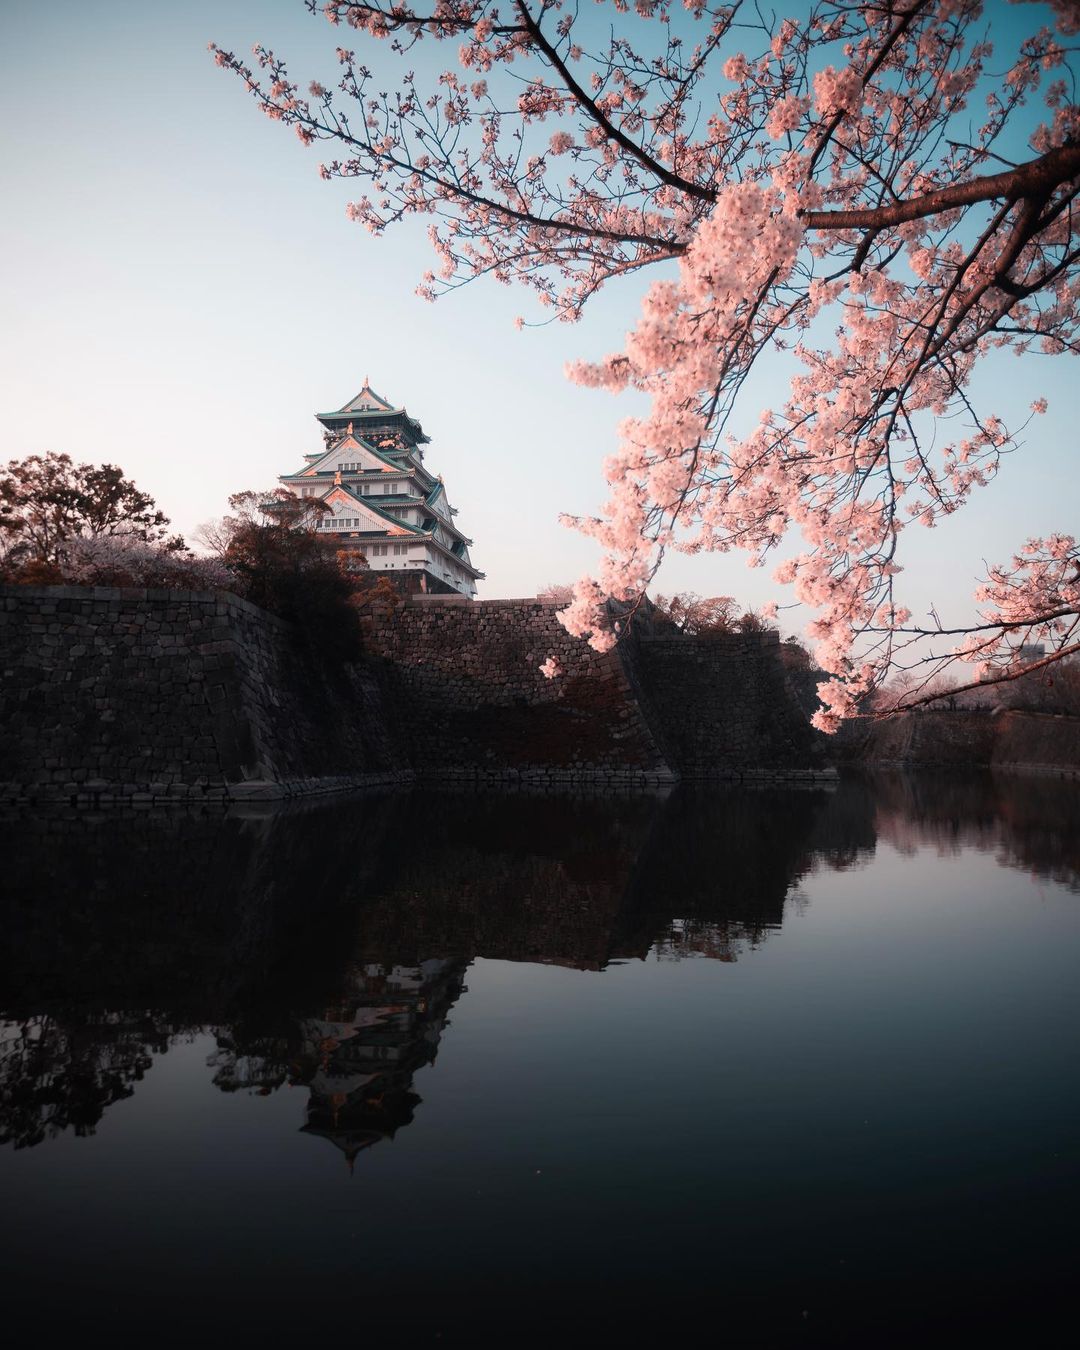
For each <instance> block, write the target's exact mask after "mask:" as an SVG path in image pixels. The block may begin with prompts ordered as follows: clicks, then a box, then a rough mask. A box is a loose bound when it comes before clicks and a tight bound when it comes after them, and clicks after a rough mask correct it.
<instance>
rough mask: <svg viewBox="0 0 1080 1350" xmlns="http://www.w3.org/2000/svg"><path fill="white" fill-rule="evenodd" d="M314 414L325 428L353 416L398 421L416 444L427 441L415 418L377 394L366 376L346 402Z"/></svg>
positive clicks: (380, 420) (372, 419) (336, 424)
mask: <svg viewBox="0 0 1080 1350" xmlns="http://www.w3.org/2000/svg"><path fill="white" fill-rule="evenodd" d="M315 416H316V418H317V419H318V421H320V422H321V423H322V424H323V426H324V427H327V428H334V427H337V426H340V425H341V423H342V422H344V421H345V420H346V419H347V418H353V417H358V418H364V419H367V420H371V421H375V422H384V423H385V422H388V421H389V422H399V423H401V424H404V425H405V426H407V427H408V428H409V430H410V432H411V434H412V435H413V437H414V438H415V440H416V442H417V444H422V445H426V444H427V442H428V437H427V436H425V435H424V430H423V428H422V427H421V425H420V423H419V422H418V421H417V420H416V418H415V417H410V416H409V414H408V413H407V412H406V411H405V409H404V408H395V407H394V405H393V404H392V403H390V402H389V401H388V400H387V399H385V398H383V397H382V395H381V394H377V393H376V392H375V391H374V389H372V387H371V386H370V385H369V384H368V382H367V379H366V378H365V379H364V387H363V389H361V390H360V392H359V393H358V394H357V395H355V397H353V398H351V399H350V400H349V401H348V403H345V404H343V405H342V407H340V408H335V409H334V410H333V412H320V413H316V414H315Z"/></svg>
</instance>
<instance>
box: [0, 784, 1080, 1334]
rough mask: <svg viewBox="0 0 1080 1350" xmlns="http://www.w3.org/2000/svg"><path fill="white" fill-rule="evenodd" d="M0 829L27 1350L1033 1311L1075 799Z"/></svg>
mask: <svg viewBox="0 0 1080 1350" xmlns="http://www.w3.org/2000/svg"><path fill="white" fill-rule="evenodd" d="M0 832H2V834H3V841H2V842H3V848H4V853H3V856H4V858H5V868H4V887H3V900H2V902H0V918H2V922H3V933H4V936H5V951H4V955H3V957H2V958H0V1014H2V1016H3V1019H4V1023H3V1033H2V1039H0V1050H2V1059H0V1140H2V1141H3V1142H2V1146H0V1195H2V1198H3V1205H4V1215H5V1222H4V1224H3V1229H2V1231H3V1236H2V1238H0V1243H2V1248H3V1250H2V1252H0V1284H2V1296H3V1299H4V1306H5V1309H6V1311H7V1312H8V1314H9V1316H14V1314H15V1313H16V1312H23V1313H27V1314H31V1315H33V1316H34V1317H35V1325H36V1326H37V1327H38V1332H36V1333H35V1337H36V1338H38V1339H39V1338H40V1335H41V1332H42V1331H44V1330H47V1331H49V1332H55V1333H56V1334H57V1335H60V1334H63V1335H65V1336H66V1335H69V1334H71V1333H72V1332H74V1333H76V1334H85V1333H88V1332H89V1331H90V1330H109V1331H112V1332H114V1333H115V1332H117V1331H118V1330H124V1331H127V1332H130V1333H132V1334H139V1335H152V1337H153V1338H154V1339H156V1340H160V1339H163V1338H165V1339H167V1338H168V1337H169V1336H170V1335H171V1334H173V1333H175V1334H177V1335H178V1336H184V1337H187V1338H190V1336H191V1335H192V1334H199V1335H207V1334H212V1333H213V1332H222V1331H229V1332H232V1333H234V1334H235V1333H237V1332H240V1333H246V1334H247V1335H249V1336H253V1337H254V1336H259V1335H266V1334H267V1333H274V1332H277V1333H279V1334H283V1333H289V1334H290V1335H291V1334H300V1335H303V1336H304V1337H305V1338H312V1337H313V1338H315V1339H316V1340H318V1341H321V1340H322V1339H323V1338H325V1337H332V1338H334V1339H335V1340H336V1339H337V1338H338V1337H341V1336H348V1337H349V1338H350V1340H351V1341H356V1340H363V1337H364V1335H365V1334H368V1333H370V1335H372V1336H379V1337H383V1336H385V1335H387V1334H394V1335H395V1336H397V1337H398V1338H402V1339H403V1338H408V1339H412V1340H419V1341H421V1342H425V1343H426V1342H430V1341H435V1340H441V1341H454V1342H470V1343H480V1342H484V1343H486V1342H488V1341H498V1342H499V1343H500V1344H507V1345H515V1344H524V1343H531V1342H533V1341H534V1340H535V1341H546V1342H548V1343H550V1342H551V1341H557V1342H558V1343H560V1344H578V1343H581V1344H596V1343H607V1342H608V1341H609V1340H611V1341H629V1342H630V1343H635V1342H636V1341H637V1340H638V1339H645V1338H648V1339H651V1340H652V1341H654V1342H656V1341H661V1342H662V1343H665V1344H666V1343H669V1342H677V1341H679V1340H680V1339H682V1338H683V1337H689V1336H690V1335H691V1334H694V1335H701V1334H703V1333H702V1331H700V1330H694V1329H695V1328H704V1334H706V1335H708V1336H709V1338H710V1339H711V1340H714V1341H726V1342H727V1343H729V1344H762V1345H786V1344H814V1345H833V1344H841V1343H844V1344H847V1343H851V1344H862V1345H879V1344H883V1343H886V1342H890V1341H895V1342H897V1343H907V1342H909V1340H910V1337H911V1336H913V1335H915V1334H918V1335H919V1336H920V1337H921V1338H922V1339H923V1340H924V1341H925V1340H926V1339H927V1337H928V1336H929V1338H930V1339H931V1341H933V1339H935V1338H936V1337H944V1336H945V1335H946V1334H947V1335H948V1336H949V1337H951V1338H956V1337H957V1336H960V1337H963V1336H964V1335H965V1334H966V1335H971V1336H973V1335H975V1334H978V1335H984V1334H987V1333H988V1332H989V1330H990V1329H994V1330H997V1331H1001V1330H1003V1329H1005V1328H1009V1329H1011V1330H1012V1332H1013V1334H1015V1335H1017V1336H1022V1337H1023V1341H1022V1342H1021V1343H1023V1344H1026V1345H1038V1344H1050V1343H1051V1342H1053V1343H1054V1344H1057V1343H1058V1339H1057V1338H1056V1337H1055V1336H1053V1335H1052V1333H1053V1329H1054V1328H1055V1326H1056V1324H1057V1323H1059V1322H1060V1319H1061V1318H1062V1317H1063V1316H1066V1317H1068V1319H1069V1321H1070V1322H1071V1320H1072V1317H1073V1314H1072V1296H1071V1286H1072V1282H1073V1280H1074V1278H1075V1268H1076V1258H1077V1245H1078V1244H1077V1238H1076V1233H1075V1227H1076V1221H1075V1215H1076V1211H1077V1201H1078V1199H1080V1166H1078V1163H1080V1146H1078V1139H1080V1131H1078V1125H1080V1087H1078V1084H1077V1074H1076V1068H1077V1063H1078V1058H1077V1050H1078V1048H1080V1047H1078V1043H1080V1017H1078V1013H1080V986H1078V981H1077V968H1078V956H1080V788H1077V786H1076V785H1068V784H1059V783H1054V782H1048V781H1045V780H1031V781H1029V780H1023V779H1015V780H1008V779H990V778H970V779H969V778H964V779H960V778H923V779H904V778H883V779H879V780H874V781H852V782H848V783H845V784H844V785H843V786H842V787H841V788H840V790H839V791H836V792H833V793H824V792H792V793H780V792H770V793H758V792H751V793H746V792H743V793H740V792H728V793H712V794H707V795H693V794H677V795H675V796H674V797H672V798H669V799H668V800H667V801H663V802H661V801H657V800H652V799H647V800H640V799H635V800H625V801H621V802H614V803H611V802H607V803H605V802H597V801H588V800H577V801H562V800H557V799H538V798H529V797H524V796H507V797H468V796H461V797H437V796H424V795H417V796H412V797H390V798H360V799H353V800H349V801H339V802H336V803H331V804H321V805H318V806H313V807H310V808H307V809H301V810H291V811H287V812H278V813H276V814H267V815H258V814H252V815H249V816H246V817H244V816H240V817H228V818H224V819H223V818H220V817H212V818H210V817H196V816H192V815H187V814H176V813H174V814H165V813H162V814H148V815H144V816H139V817H131V818H126V819H125V818H119V817H114V816H99V817H88V816H86V815H82V816H77V815H74V814H72V815H71V816H69V817H66V818H65V817H64V816H62V815H51V816H50V815H47V814H43V815H39V816H38V817H37V818H33V819H31V818H27V817H15V818H11V819H8V820H5V821H3V822H2V823H0Z"/></svg>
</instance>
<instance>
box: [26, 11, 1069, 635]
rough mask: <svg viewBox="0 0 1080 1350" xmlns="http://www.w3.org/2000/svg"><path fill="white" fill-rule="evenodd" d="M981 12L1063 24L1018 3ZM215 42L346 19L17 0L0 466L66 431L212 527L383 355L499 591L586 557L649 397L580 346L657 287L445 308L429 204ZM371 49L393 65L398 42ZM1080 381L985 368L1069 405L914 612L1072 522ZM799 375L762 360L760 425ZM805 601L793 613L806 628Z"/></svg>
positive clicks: (290, 45)
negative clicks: (568, 520)
mask: <svg viewBox="0 0 1080 1350" xmlns="http://www.w3.org/2000/svg"><path fill="white" fill-rule="evenodd" d="M788 7H789V8H790V6H788ZM776 8H777V10H778V11H779V12H781V13H782V12H784V11H785V4H784V3H782V2H781V3H779V4H778V5H777V6H776ZM792 12H794V10H792ZM987 14H988V17H989V19H990V21H991V23H992V24H996V25H998V26H999V27H1000V26H1001V25H1003V24H1008V25H1016V24H1017V23H1021V24H1022V26H1023V27H1024V29H1025V30H1026V29H1028V28H1029V27H1030V28H1033V27H1037V26H1038V24H1039V23H1041V22H1044V21H1046V16H1045V14H1044V13H1043V12H1041V7H1038V6H1024V7H1023V11H1022V12H1020V13H1018V12H1017V11H1016V10H1015V9H1014V8H1013V7H1011V6H1007V5H1005V4H1004V2H1003V0H990V3H989V4H988V5H987ZM616 17H617V16H616ZM210 40H214V41H216V42H218V43H219V44H221V45H222V46H223V47H226V48H231V49H234V50H237V51H238V52H248V51H250V49H251V46H252V44H253V43H254V42H256V41H259V42H262V43H264V44H265V45H267V46H270V47H273V48H275V49H276V50H278V51H279V52H280V53H281V54H283V55H285V56H287V57H288V59H289V63H290V68H291V72H292V75H293V77H294V78H296V79H298V81H299V83H300V84H301V86H302V87H306V85H307V83H308V81H309V80H311V79H314V78H319V79H322V80H323V82H324V83H327V84H330V83H332V82H333V80H334V71H335V68H336V63H335V61H334V55H333V51H334V47H335V45H337V42H338V41H340V38H339V37H338V36H337V35H336V34H335V32H334V31H333V30H332V29H331V28H330V26H329V25H328V24H327V23H326V22H325V20H323V19H321V18H313V17H311V16H310V15H309V14H308V12H307V11H306V9H305V7H304V5H303V3H302V0H176V2H175V3H160V4H159V3H148V0H78V3H76V2H75V0H55V2H54V3H51V4H25V3H15V0H0V103H2V115H3V126H4V137H3V151H2V155H3V177H2V182H3V186H4V192H3V203H4V204H3V211H2V213H0V233H2V236H3V246H2V253H0V258H2V261H0V276H2V295H3V300H4V305H3V311H4V323H3V327H2V330H0V381H2V399H0V460H3V461H7V460H8V459H11V458H16V457H21V456H23V455H26V454H30V453H32V452H41V451H44V450H65V451H67V452H68V453H69V454H70V455H72V456H73V457H74V458H76V459H78V460H90V461H103V460H107V461H111V462H114V463H117V464H120V465H121V466H122V467H123V469H124V470H125V471H126V472H127V473H128V474H129V475H131V476H132V477H133V478H134V479H135V480H136V482H137V483H138V484H139V485H140V486H141V487H143V488H145V489H146V490H147V491H149V492H150V493H152V494H153V496H154V497H155V498H156V499H157V502H158V504H159V505H160V506H161V508H162V509H163V510H165V511H166V513H167V514H168V515H169V516H170V517H171V518H172V520H173V522H174V524H175V525H176V526H177V528H179V529H180V530H181V531H183V532H185V533H190V532H191V531H192V530H193V529H194V528H195V527H196V526H197V525H198V524H199V523H200V522H201V521H204V520H207V519H210V518H213V517H216V516H220V515H221V514H222V513H223V512H224V511H225V509H226V498H227V497H228V495H229V494H230V493H232V492H237V491H240V490H242V489H245V488H264V487H270V486H272V485H273V484H274V482H275V480H276V477H277V475H278V474H280V473H284V472H288V471H291V470H294V469H296V468H298V467H300V465H301V463H302V460H301V456H302V454H303V453H304V452H305V451H311V450H315V449H317V448H319V446H320V445H321V438H320V428H319V427H318V425H317V424H316V422H315V421H314V419H313V417H312V414H313V413H314V412H315V411H316V410H320V411H321V410H324V409H328V408H336V407H339V406H340V405H341V404H343V403H344V402H345V401H346V400H347V399H349V398H351V397H352V396H353V395H354V394H355V393H356V392H357V391H358V390H359V389H360V387H361V385H362V384H363V381H364V377H365V376H370V379H371V384H372V386H373V387H374V389H376V390H377V391H378V392H379V393H380V394H382V395H383V396H385V397H387V398H389V399H390V400H391V401H393V402H394V403H397V404H400V403H404V404H405V405H406V406H407V407H408V409H409V412H410V413H412V414H413V415H414V416H416V417H418V418H419V419H420V421H421V422H422V423H423V425H424V429H425V431H426V432H427V433H428V435H430V436H431V438H432V444H431V446H430V447H429V449H428V457H427V463H428V465H429V467H430V468H431V469H432V470H433V471H434V472H441V473H442V474H444V476H445V479H446V483H447V488H448V492H449V496H450V500H451V501H452V502H453V504H454V505H455V506H456V507H458V509H459V512H460V514H459V517H458V523H459V524H460V525H461V527H462V528H463V529H464V530H465V531H466V532H467V533H468V534H469V535H471V536H472V538H473V539H474V540H475V547H474V549H473V558H474V561H475V562H476V564H477V566H479V567H481V568H482V569H483V570H484V571H486V573H487V578H488V579H487V581H486V582H485V583H482V585H481V590H480V594H481V596H482V597H483V596H487V597H496V596H520V595H530V594H533V593H535V591H536V589H537V588H538V587H539V586H542V585H544V584H545V583H548V582H553V581H569V580H573V579H574V578H575V577H577V576H578V575H580V574H581V573H582V572H584V571H587V570H589V569H590V567H591V566H592V564H593V562H594V560H595V556H596V555H595V550H594V546H593V544H592V543H591V542H590V541H588V540H586V539H582V538H580V537H579V536H577V535H575V534H573V533H572V532H571V531H569V530H567V529H565V528H563V527H562V526H561V525H560V524H559V522H558V515H559V512H560V511H570V512H575V513H582V514H588V513H591V512H594V511H596V510H597V509H598V508H599V506H600V504H601V503H602V501H603V500H604V496H605V492H604V482H603V478H602V475H601V471H600V465H601V461H602V460H603V458H604V457H605V456H606V455H607V454H609V453H611V452H612V451H613V450H614V448H615V446H616V442H617V433H616V427H617V424H618V421H619V420H620V417H621V416H623V415H625V413H626V412H629V411H631V410H632V407H633V404H632V403H629V402H625V403H622V404H620V402H619V401H618V400H616V399H614V398H612V397H611V396H610V395H608V394H604V393H598V392H593V391H589V390H584V389H579V388H575V387H574V386H573V385H571V384H570V383H569V382H568V381H567V380H566V378H565V377H564V374H563V365H564V362H565V361H566V360H568V359H571V358H575V357H579V356H586V357H595V356H599V355H602V354H604V353H605V352H608V351H612V350H616V349H617V348H619V347H620V346H621V345H622V339H623V334H624V332H625V331H626V329H627V328H628V327H629V326H630V325H631V324H632V323H633V321H634V318H635V315H636V312H637V306H638V301H639V299H640V295H641V292H642V290H643V289H644V286H645V284H646V282H645V280H639V281H630V282H628V283H627V284H625V285H623V286H621V287H611V288H609V289H608V291H607V292H605V293H603V294H601V296H600V297H599V298H598V299H596V300H594V301H593V302H591V304H590V306H589V307H588V311H587V314H586V317H585V319H584V320H583V322H582V323H581V324H579V325H577V326H574V327H570V326H566V325H559V324H553V325H550V326H548V327H543V328H533V329H528V328H527V329H526V330H525V331H523V332H520V333H519V332H517V331H516V330H515V328H514V326H513V320H514V317H515V316H516V315H517V314H524V315H525V316H526V317H527V318H537V317H539V315H538V312H537V310H536V307H535V306H534V305H533V304H532V302H531V301H530V299H529V297H528V296H527V295H525V294H524V293H522V292H520V291H517V290H508V289H506V288H504V287H501V286H498V285H497V284H495V283H494V282H487V281H478V282H476V283H474V284H472V285H470V286H468V287H466V288H465V289H464V290H461V291H459V292H457V293H456V294H455V295H453V296H449V297H446V298H444V299H442V300H440V301H439V302H438V303H437V304H435V305H431V304H428V303H426V302H425V301H423V300H421V299H420V298H419V297H417V296H416V295H415V294H414V288H415V286H416V285H417V283H418V281H419V278H420V274H421V273H422V272H423V271H424V270H426V269H427V268H428V267H429V266H431V265H432V255H431V254H430V252H429V250H428V248H427V245H426V241H425V239H424V227H423V225H422V224H414V225H409V226H404V227H398V228H397V229H393V230H391V231H389V232H388V233H387V235H386V236H384V237H383V238H382V239H375V238H373V237H372V236H371V235H369V234H368V233H367V232H366V231H364V230H363V229H362V228H361V227H360V226H358V225H354V224H351V223H350V222H349V221H347V219H346V216H345V204H346V202H347V201H349V200H351V199H353V198H356V197H359V196H361V195H362V194H363V188H362V186H361V185H360V184H357V183H353V184H348V183H324V182H323V181H321V179H320V178H319V176H318V172H317V168H318V164H319V162H320V155H319V148H318V146H315V147H313V148H311V149H305V147H303V146H302V145H301V144H300V142H299V141H298V140H297V138H296V137H295V135H293V134H292V132H291V131H289V130H286V129H284V128H283V127H281V126H279V125H275V124H273V123H271V122H270V121H268V120H267V119H266V118H265V117H263V116H262V115H261V114H260V113H259V112H258V111H257V109H256V108H255V105H254V103H253V102H252V101H251V100H250V98H249V97H248V96H247V95H246V94H245V92H244V90H243V88H242V86H241V85H240V84H239V82H238V81H237V80H236V79H235V78H234V77H233V76H231V75H230V74H228V73H227V72H224V71H221V70H219V69H217V68H216V67H215V65H214V63H213V61H212V59H211V56H210V54H209V53H208V52H207V50H206V47H207V43H208V42H209V41H210ZM364 41H365V40H364V39H363V38H362V37H361V36H360V35H353V40H352V41H350V43H349V45H350V46H355V47H357V48H358V49H359V50H364V48H363V45H362V44H363V43H364ZM367 45H368V46H371V47H374V44H370V43H368V44H367ZM446 54H447V53H445V52H444V53H443V55H444V56H445V55H446ZM365 59H366V60H367V62H368V64H369V65H372V66H373V67H376V68H377V63H378V59H379V51H378V49H377V48H375V49H374V50H373V51H372V52H370V53H366V52H365ZM425 59H426V58H425ZM1077 377H1078V372H1077V371H1076V369H1075V365H1074V363H1073V362H1072V361H1071V360H1070V358H1068V357H1058V358H1040V357H1030V356H1029V357H1025V358H1023V359H1022V360H1018V359H1016V358H1015V357H1011V356H1001V357H1000V358H997V359H995V360H994V361H993V362H992V363H991V364H988V365H987V366H986V368H985V369H984V371H983V372H982V374H981V375H980V377H979V379H978V382H977V385H976V393H977V395H979V396H980V397H981V402H982V407H983V409H984V410H985V411H996V412H998V413H999V414H1000V415H1001V416H1003V417H1004V419H1005V421H1006V422H1007V423H1008V424H1010V425H1013V424H1018V423H1020V422H1022V421H1023V420H1024V418H1025V417H1026V410H1027V408H1028V405H1029V404H1030V403H1031V401H1032V400H1033V399H1034V398H1036V397H1038V396H1040V395H1044V396H1046V397H1047V398H1048V399H1049V403H1050V409H1049V413H1048V414H1047V415H1046V416H1045V417H1043V418H1037V419H1036V420H1035V421H1034V422H1033V423H1032V424H1031V426H1030V427H1029V429H1028V432H1027V433H1026V438H1025V439H1026V445H1025V447H1024V448H1023V450H1022V451H1021V452H1019V453H1018V454H1017V455H1015V456H1013V457H1012V458H1011V459H1010V460H1009V461H1007V462H1006V464H1005V467H1004V469H1003V471H1002V473H1001V474H1000V476H999V478H998V480H997V481H996V482H995V483H993V484H992V485H991V486H990V487H989V488H988V489H986V490H984V491H982V492H980V493H978V494H977V496H976V498H975V499H973V501H972V503H971V504H970V505H969V506H968V507H966V508H965V509H964V510H963V511H962V512H961V513H960V514H959V515H958V516H956V517H954V518H953V519H952V520H949V521H947V522H946V523H945V525H944V526H942V527H941V528H939V529H937V530H934V531H932V532H926V531H922V530H918V531H916V530H911V531H908V532H907V534H906V535H905V541H904V542H905V547H906V548H907V550H908V556H907V558H906V563H907V573H906V576H905V577H904V578H902V579H901V580H902V581H903V583H904V584H903V586H902V587H901V591H900V594H901V596H902V599H903V601H904V603H907V604H908V605H910V607H911V609H912V610H913V611H914V612H915V614H916V616H920V615H922V614H923V613H925V611H926V609H927V608H928V606H929V604H930V603H931V602H933V603H935V604H936V605H937V607H938V609H939V611H940V613H941V616H942V619H943V620H945V621H948V622H958V621H961V620H963V619H966V618H968V617H969V616H970V614H971V613H972V601H971V592H972V590H973V589H974V585H975V578H976V575H977V574H978V573H979V572H980V571H981V567H982V560H983V559H987V560H991V561H996V560H1004V559H1005V558H1007V557H1008V556H1009V555H1010V554H1011V552H1012V551H1013V550H1014V549H1015V548H1017V547H1018V546H1019V545H1020V544H1021V543H1022V542H1023V540H1024V539H1025V538H1026V537H1027V536H1029V535H1033V534H1046V533H1049V532H1050V531H1052V530H1064V531H1068V532H1072V533H1076V532H1077V528H1078V526H1080V509H1078V508H1080V474H1078V473H1077V470H1076V456H1075V442H1076V423H1077V419H1078V414H1080V401H1078V399H1077V396H1076V392H1075V391H1076V384H1077ZM782 380H783V376H782V374H781V373H779V372H777V371H776V370H775V369H774V370H773V371H770V370H768V369H766V368H765V367H762V368H761V369H760V371H759V372H758V373H757V376H756V382H755V384H754V386H753V387H751V388H748V390H747V391H746V393H747V394H748V395H749V397H748V399H747V405H746V408H745V414H746V421H747V423H751V422H752V421H753V420H755V419H756V414H757V412H758V410H759V408H760V406H761V405H762V404H763V403H765V402H768V403H770V404H771V403H775V402H777V401H778V399H779V397H780V394H781V392H782ZM770 572H771V566H770V567H767V568H766V569H764V570H755V571H751V570H748V569H747V567H746V565H745V557H744V555H741V554H730V555H727V556H715V555H714V556H708V555H704V556H700V557H696V558H688V557H675V558H672V559H671V560H670V561H669V562H668V563H666V564H665V567H664V570H663V572H662V573H661V577H660V582H659V586H658V587H656V588H654V589H659V590H663V591H672V590H682V589H689V590H694V591H698V592H701V593H702V594H706V595H715V594H732V595H735V596H736V597H737V598H738V599H739V600H740V601H742V602H743V603H746V604H751V603H752V604H760V603H763V602H764V601H765V600H768V599H777V600H779V601H780V602H781V604H783V603H784V602H785V601H787V600H789V599H790V595H789V593H788V592H786V591H785V590H784V588H781V587H778V586H776V585H774V584H773V583H772V582H771V581H770ZM801 623H802V620H800V619H798V618H796V616H795V615H793V614H791V615H788V616H786V619H785V618H784V617H783V616H782V626H783V627H784V628H785V631H795V632H798V631H800V629H801Z"/></svg>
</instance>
